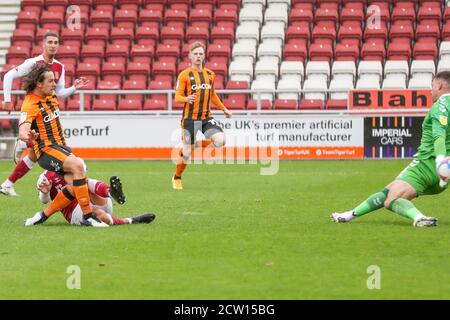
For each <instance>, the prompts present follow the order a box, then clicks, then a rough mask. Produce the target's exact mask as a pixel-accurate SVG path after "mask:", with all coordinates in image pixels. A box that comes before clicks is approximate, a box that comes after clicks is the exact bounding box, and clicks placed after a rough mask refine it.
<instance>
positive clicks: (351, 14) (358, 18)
mask: <svg viewBox="0 0 450 320" xmlns="http://www.w3.org/2000/svg"><path fill="white" fill-rule="evenodd" d="M340 20H341V24H345V23H346V22H349V21H350V22H357V23H358V25H359V26H361V25H362V22H363V20H364V12H363V11H362V9H354V8H343V9H342V11H341V19H340Z"/></svg>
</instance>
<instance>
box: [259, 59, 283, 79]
mask: <svg viewBox="0 0 450 320" xmlns="http://www.w3.org/2000/svg"><path fill="white" fill-rule="evenodd" d="M261 75H269V76H271V77H270V78H273V80H272V81H273V82H275V81H276V80H277V79H278V60H277V59H272V58H270V57H266V58H265V59H262V60H258V62H256V66H255V77H256V79H261V77H260V76H261Z"/></svg>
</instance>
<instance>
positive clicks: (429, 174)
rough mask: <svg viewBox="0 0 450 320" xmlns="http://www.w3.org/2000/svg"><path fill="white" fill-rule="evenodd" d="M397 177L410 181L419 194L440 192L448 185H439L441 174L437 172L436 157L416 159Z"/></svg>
mask: <svg viewBox="0 0 450 320" xmlns="http://www.w3.org/2000/svg"><path fill="white" fill-rule="evenodd" d="M397 179H400V180H403V181H406V182H407V183H409V184H410V185H411V186H412V187H413V188H414V189H415V190H416V191H417V196H420V195H426V194H438V193H441V192H442V191H444V190H445V189H447V186H445V187H441V186H439V176H438V175H437V172H436V163H435V160H434V158H430V159H426V160H422V159H421V160H419V159H414V160H413V161H411V163H410V164H409V165H408V166H407V167H406V168H405V169H403V171H402V172H400V174H399V175H398V176H397Z"/></svg>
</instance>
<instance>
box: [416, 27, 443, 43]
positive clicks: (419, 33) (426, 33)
mask: <svg viewBox="0 0 450 320" xmlns="http://www.w3.org/2000/svg"><path fill="white" fill-rule="evenodd" d="M440 37H441V31H440V29H439V25H438V24H428V23H425V22H424V23H419V24H418V25H417V27H416V40H417V41H419V42H431V43H433V44H436V43H437V42H438V41H439V39H440Z"/></svg>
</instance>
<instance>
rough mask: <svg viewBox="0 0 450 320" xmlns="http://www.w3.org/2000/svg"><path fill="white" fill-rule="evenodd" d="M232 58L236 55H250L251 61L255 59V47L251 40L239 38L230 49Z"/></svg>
mask: <svg viewBox="0 0 450 320" xmlns="http://www.w3.org/2000/svg"><path fill="white" fill-rule="evenodd" d="M232 55H233V58H236V57H243V56H244V57H251V58H252V63H253V61H255V60H256V47H255V46H252V42H251V41H246V40H240V41H238V42H236V43H235V44H234V46H233V50H232Z"/></svg>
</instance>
